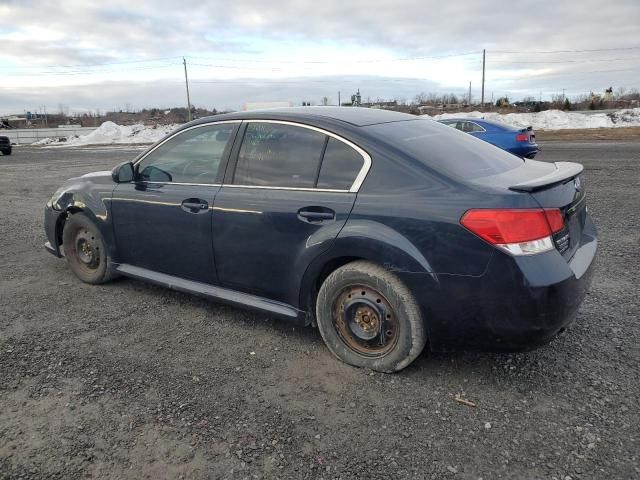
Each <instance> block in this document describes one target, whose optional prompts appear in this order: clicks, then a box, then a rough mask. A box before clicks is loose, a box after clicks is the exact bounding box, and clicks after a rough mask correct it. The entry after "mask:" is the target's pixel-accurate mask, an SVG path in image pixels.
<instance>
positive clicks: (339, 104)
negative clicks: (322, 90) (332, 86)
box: [338, 90, 342, 107]
mask: <svg viewBox="0 0 640 480" xmlns="http://www.w3.org/2000/svg"><path fill="white" fill-rule="evenodd" d="M338 106H339V107H341V106H342V104H341V103H340V90H338Z"/></svg>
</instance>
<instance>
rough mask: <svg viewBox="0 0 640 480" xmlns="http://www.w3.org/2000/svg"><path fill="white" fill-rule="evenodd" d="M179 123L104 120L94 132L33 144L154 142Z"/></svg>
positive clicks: (48, 139) (82, 144)
mask: <svg viewBox="0 0 640 480" xmlns="http://www.w3.org/2000/svg"><path fill="white" fill-rule="evenodd" d="M177 127H178V125H154V126H151V127H147V126H144V125H142V124H136V125H118V124H116V123H113V122H104V123H103V124H102V125H100V126H99V127H98V128H96V129H95V130H94V131H93V132H91V133H88V134H87V135H81V136H70V137H66V139H65V137H62V138H43V139H42V140H38V141H37V142H35V143H33V145H68V146H74V147H76V146H84V145H107V144H123V143H124V144H127V143H141V144H142V143H154V142H157V141H158V140H160V139H161V138H163V137H164V136H165V135H167V134H168V133H170V132H172V131H174V130H175V129H176V128H177Z"/></svg>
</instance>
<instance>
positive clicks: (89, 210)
mask: <svg viewBox="0 0 640 480" xmlns="http://www.w3.org/2000/svg"><path fill="white" fill-rule="evenodd" d="M57 204H58V206H59V207H60V210H61V213H60V215H59V216H58V218H57V220H56V228H55V235H56V241H57V242H58V246H61V245H62V234H63V231H64V226H65V224H66V222H67V219H68V218H69V216H70V215H75V214H78V213H82V214H83V215H85V216H86V217H87V218H88V219H89V220H90V221H91V222H93V224H94V225H95V226H96V228H98V230H99V231H100V234H101V235H102V237H103V239H104V241H105V244H106V245H107V249H108V250H109V253H110V255H111V256H112V258H115V244H114V241H113V239H114V238H113V232H112V227H111V218H110V214H109V212H108V210H107V208H106V206H105V204H104V201H103V200H102V199H99V198H94V197H93V196H90V195H82V194H81V193H80V192H76V191H67V192H65V193H64V194H63V195H62V196H61V197H60V198H59V199H58V202H57Z"/></svg>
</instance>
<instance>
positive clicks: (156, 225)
mask: <svg viewBox="0 0 640 480" xmlns="http://www.w3.org/2000/svg"><path fill="white" fill-rule="evenodd" d="M238 126H239V123H238V122H224V123H222V122H221V123H215V124H206V125H201V126H196V127H192V128H189V129H186V130H183V131H182V132H179V133H178V134H176V135H175V136H173V137H171V138H170V139H169V140H167V141H166V142H164V143H162V144H160V145H159V146H158V147H156V148H155V149H153V150H152V151H151V152H150V153H149V154H147V155H146V156H145V157H143V158H142V159H141V160H140V161H139V162H137V163H136V165H135V178H134V181H133V182H131V183H121V184H119V185H118V186H117V187H116V189H115V191H114V193H113V198H112V215H113V227H114V234H115V238H116V246H117V252H118V260H119V261H120V262H121V263H126V264H130V265H134V266H137V267H142V268H146V269H150V270H154V271H157V272H161V273H166V274H169V275H175V276H179V277H181V278H185V279H188V280H195V281H199V282H206V283H215V281H216V274H215V265H214V259H213V247H212V231H211V229H212V210H211V209H212V207H213V201H214V198H215V195H216V193H217V192H218V190H219V189H220V183H221V180H222V176H221V175H222V174H223V172H221V171H222V170H224V164H225V162H226V158H227V157H228V152H229V150H230V146H231V144H232V141H233V138H234V136H235V133H236V130H237V128H238ZM219 175H220V176H219Z"/></svg>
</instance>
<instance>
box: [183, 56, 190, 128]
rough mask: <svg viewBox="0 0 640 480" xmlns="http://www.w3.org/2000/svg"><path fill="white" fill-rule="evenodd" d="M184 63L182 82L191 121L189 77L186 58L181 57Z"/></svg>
mask: <svg viewBox="0 0 640 480" xmlns="http://www.w3.org/2000/svg"><path fill="white" fill-rule="evenodd" d="M182 63H183V64H184V83H185V85H186V86H187V107H188V109H189V121H191V98H189V77H187V59H186V58H184V57H182Z"/></svg>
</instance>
